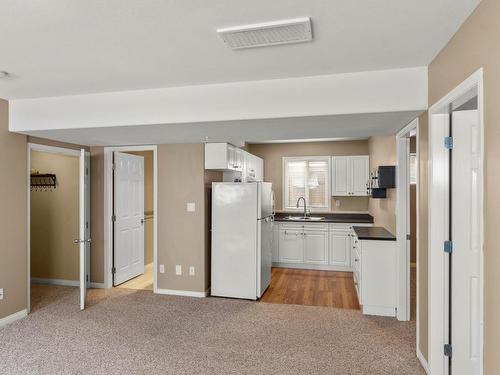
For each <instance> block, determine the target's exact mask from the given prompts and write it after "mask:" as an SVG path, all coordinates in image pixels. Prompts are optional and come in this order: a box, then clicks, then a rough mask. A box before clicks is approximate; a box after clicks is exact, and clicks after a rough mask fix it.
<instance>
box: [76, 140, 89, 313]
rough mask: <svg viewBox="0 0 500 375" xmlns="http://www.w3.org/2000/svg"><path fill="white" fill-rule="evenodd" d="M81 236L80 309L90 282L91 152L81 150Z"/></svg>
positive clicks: (78, 240) (83, 304) (79, 241)
mask: <svg viewBox="0 0 500 375" xmlns="http://www.w3.org/2000/svg"><path fill="white" fill-rule="evenodd" d="M79 195H80V205H79V206H80V207H79V209H80V220H79V226H80V238H79V239H77V240H75V242H77V243H78V244H79V247H80V249H79V251H80V310H83V309H85V296H86V295H87V287H88V285H89V283H90V276H89V270H90V242H91V239H90V153H88V152H85V150H83V149H82V150H81V151H80V183H79Z"/></svg>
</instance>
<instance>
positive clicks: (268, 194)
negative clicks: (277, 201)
mask: <svg viewBox="0 0 500 375" xmlns="http://www.w3.org/2000/svg"><path fill="white" fill-rule="evenodd" d="M259 186H260V188H259V201H260V202H259V203H260V204H259V207H260V212H259V219H263V218H266V217H268V216H271V215H273V213H274V194H273V184H272V183H270V182H260V183H259Z"/></svg>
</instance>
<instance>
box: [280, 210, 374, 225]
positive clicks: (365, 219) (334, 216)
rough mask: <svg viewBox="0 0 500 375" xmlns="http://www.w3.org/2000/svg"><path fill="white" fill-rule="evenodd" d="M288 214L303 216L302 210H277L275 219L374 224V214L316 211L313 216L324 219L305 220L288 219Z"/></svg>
mask: <svg viewBox="0 0 500 375" xmlns="http://www.w3.org/2000/svg"><path fill="white" fill-rule="evenodd" d="M287 216H302V212H276V213H275V215H274V220H275V221H281V222H291V223H294V222H299V223H304V222H305V223H359V224H373V216H372V215H370V214H342V213H326V212H325V213H314V214H311V216H316V217H317V216H319V217H324V219H323V220H315V221H305V220H291V219H286V217H287Z"/></svg>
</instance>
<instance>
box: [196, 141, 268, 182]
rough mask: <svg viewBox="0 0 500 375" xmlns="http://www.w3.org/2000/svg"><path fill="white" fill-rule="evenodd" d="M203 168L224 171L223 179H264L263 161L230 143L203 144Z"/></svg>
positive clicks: (244, 180)
mask: <svg viewBox="0 0 500 375" xmlns="http://www.w3.org/2000/svg"><path fill="white" fill-rule="evenodd" d="M205 169H213V170H218V171H223V172H224V181H227V182H230V181H234V180H235V179H238V180H240V181H243V182H251V181H263V180H264V161H263V160H262V159H261V158H259V157H258V156H255V155H252V154H250V153H248V152H246V151H245V150H242V149H240V148H238V147H236V146H233V145H232V144H230V143H206V144H205Z"/></svg>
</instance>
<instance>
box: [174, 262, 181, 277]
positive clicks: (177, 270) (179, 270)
mask: <svg viewBox="0 0 500 375" xmlns="http://www.w3.org/2000/svg"><path fill="white" fill-rule="evenodd" d="M175 274H176V275H182V266H181V265H180V264H177V265H176V266H175Z"/></svg>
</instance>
